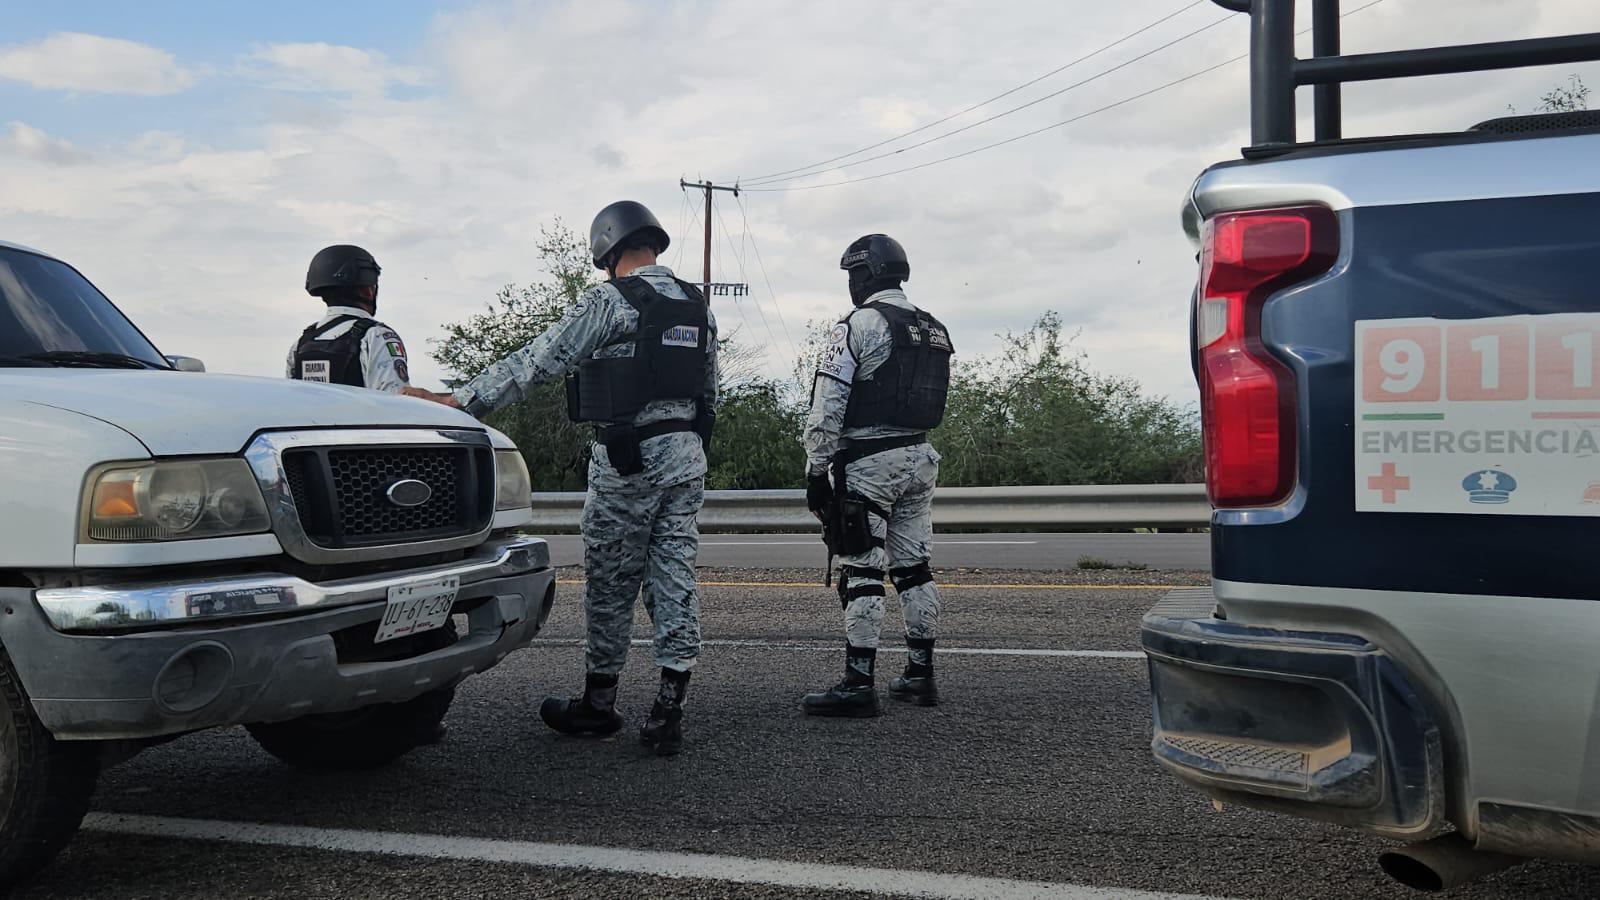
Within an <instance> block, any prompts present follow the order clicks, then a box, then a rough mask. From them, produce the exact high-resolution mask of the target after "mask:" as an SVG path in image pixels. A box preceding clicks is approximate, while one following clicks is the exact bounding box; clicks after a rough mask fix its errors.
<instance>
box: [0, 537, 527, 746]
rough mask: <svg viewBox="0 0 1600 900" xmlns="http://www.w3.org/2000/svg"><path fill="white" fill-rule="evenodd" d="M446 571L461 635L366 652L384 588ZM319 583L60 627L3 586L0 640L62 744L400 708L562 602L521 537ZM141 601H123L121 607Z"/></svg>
mask: <svg viewBox="0 0 1600 900" xmlns="http://www.w3.org/2000/svg"><path fill="white" fill-rule="evenodd" d="M456 569H460V570H461V571H460V572H457V571H454V570H456ZM451 574H456V575H460V576H461V589H460V593H459V594H458V595H457V599H456V606H455V611H456V612H457V614H461V615H465V616H466V619H467V627H466V630H465V632H464V633H462V634H460V636H459V640H457V641H456V643H454V644H453V645H451V646H449V647H446V648H444V649H440V650H434V651H432V652H421V653H420V654H419V655H415V656H409V657H405V658H399V659H386V658H384V657H383V655H382V654H378V653H373V652H362V650H363V634H364V632H363V629H365V634H364V638H365V645H364V647H365V648H366V649H367V650H370V649H371V648H372V644H371V640H370V638H371V634H370V631H371V629H372V628H373V627H375V625H376V623H377V621H378V620H379V618H380V617H381V616H382V615H383V611H384V607H385V603H386V600H385V596H386V590H387V586H388V583H389V582H391V581H398V582H400V583H403V582H405V581H407V580H410V581H417V580H425V579H431V578H435V577H440V576H444V575H451ZM308 587H316V586H308ZM213 588H214V585H211V584H207V583H196V584H194V585H188V586H184V585H163V586H162V587H161V590H162V591H164V592H176V593H177V594H185V595H192V594H199V593H208V592H209V593H214V591H213ZM135 590H136V589H135ZM317 590H320V591H325V592H327V596H329V597H332V596H337V597H339V598H340V600H339V604H338V605H334V606H332V607H331V608H324V606H323V605H322V604H312V605H310V606H308V607H306V608H303V609H301V610H299V611H289V612H283V611H280V612H279V614H278V615H275V616H267V617H262V616H244V617H233V618H221V619H217V620H201V621H190V622H188V623H187V624H183V625H178V623H176V622H172V621H167V622H165V623H164V624H165V625H166V628H164V629H162V630H145V631H138V632H132V633H122V634H105V633H97V634H83V633H63V632H62V631H59V630H57V629H56V628H54V627H52V624H51V619H50V617H49V616H47V615H46V613H45V610H44V608H42V607H41V606H40V605H39V603H38V602H36V598H35V596H34V594H35V593H36V592H34V591H30V590H26V589H14V588H0V604H3V606H4V608H5V612H6V614H5V615H0V641H3V642H4V645H5V647H6V650H7V652H9V653H10V654H11V657H12V660H13V662H14V663H15V665H16V667H17V671H18V674H19V675H20V676H21V678H22V683H23V686H24V687H25V688H26V689H27V691H28V694H29V696H30V697H31V698H32V700H33V706H34V710H35V711H36V712H37V714H38V715H39V718H40V720H41V721H42V722H43V723H44V725H45V727H46V728H48V729H49V730H50V731H51V733H52V734H54V735H55V736H56V737H57V738H60V739H63V740H97V739H139V738H150V737H158V736H161V735H168V734H176V733H181V732H185V731H193V730H196V729H200V728H208V727H212V726H217V725H235V724H248V723H252V722H267V721H278V720H284V719H291V718H297V717H299V716H303V715H308V714H311V713H326V712H343V711H347V710H351V709H356V708H359V707H363V706H370V705H372V704H376V703H395V702H402V701H405V700H409V699H411V698H413V697H416V696H418V695H420V694H423V693H425V692H427V691H430V690H434V689H436V688H441V687H448V686H452V685H454V684H457V683H458V682H460V681H461V680H462V679H464V678H466V677H467V676H469V675H472V674H474V673H477V672H482V671H484V670H486V669H488V668H490V667H492V666H494V665H495V664H496V663H498V662H499V661H500V660H502V659H504V658H505V656H506V655H507V654H508V653H510V652H511V651H513V650H516V649H518V648H520V647H523V646H525V645H526V644H527V643H528V642H529V641H531V640H532V639H533V638H534V637H535V636H536V635H537V634H538V633H539V630H540V629H541V628H542V627H543V626H544V622H545V619H546V618H547V617H548V616H549V613H550V608H551V605H552V603H553V602H554V598H555V573H554V571H553V570H552V569H551V568H550V566H549V554H548V550H547V548H546V547H545V544H544V542H543V541H541V540H537V539H533V538H522V537H512V538H505V539H494V540H491V541H489V542H487V543H485V544H484V545H482V546H481V547H479V548H478V549H477V550H475V551H474V553H473V555H472V556H471V557H470V558H469V559H467V560H464V561H463V562H462V563H460V564H457V565H456V566H442V567H433V568H428V569H421V570H417V571H414V572H407V573H392V574H390V575H385V576H382V577H381V578H377V579H374V580H373V581H372V582H371V583H365V582H340V583H337V584H330V585H325V586H322V587H320V588H317ZM144 596H145V595H140V596H139V597H136V598H124V599H125V600H128V601H129V602H128V603H127V604H126V607H127V608H131V607H132V606H133V605H134V604H135V603H137V602H142V599H143V597H144ZM302 596H304V597H310V596H312V594H311V593H303V594H302ZM105 599H106V600H107V601H108V602H115V601H116V598H115V597H114V596H111V595H108V596H107V597H106V598H105ZM174 626H177V627H174ZM147 627H148V626H147ZM379 646H382V645H379ZM390 655H395V654H390Z"/></svg>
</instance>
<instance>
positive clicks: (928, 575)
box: [889, 560, 933, 594]
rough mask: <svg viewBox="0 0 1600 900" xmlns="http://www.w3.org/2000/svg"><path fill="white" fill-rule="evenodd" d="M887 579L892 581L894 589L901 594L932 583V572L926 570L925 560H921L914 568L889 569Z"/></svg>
mask: <svg viewBox="0 0 1600 900" xmlns="http://www.w3.org/2000/svg"><path fill="white" fill-rule="evenodd" d="M889 577H890V578H893V579H894V589H895V590H897V591H899V592H901V593H902V594H903V593H905V592H906V591H909V590H911V589H912V588H914V587H921V586H922V585H925V584H927V583H929V582H930V581H933V570H932V569H930V568H928V562H927V560H923V561H922V562H919V563H917V564H916V565H914V566H904V567H902V568H899V569H890V570H889Z"/></svg>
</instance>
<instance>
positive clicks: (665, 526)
mask: <svg viewBox="0 0 1600 900" xmlns="http://www.w3.org/2000/svg"><path fill="white" fill-rule="evenodd" d="M629 274H630V275H637V276H643V277H644V278H645V279H646V280H648V281H649V283H650V284H651V286H653V287H654V288H655V289H656V291H658V292H659V293H660V294H661V295H662V296H664V297H666V298H668V299H672V300H687V299H688V298H687V296H686V295H685V294H684V292H683V290H682V288H680V287H679V286H678V283H677V281H675V280H674V279H673V275H672V271H671V270H670V269H668V268H667V267H666V266H643V267H641V268H638V269H635V270H633V271H632V272H630V273H629ZM707 315H708V316H709V315H710V313H709V311H708V312H707ZM638 324H639V313H638V311H637V310H635V309H634V308H633V306H631V305H630V304H629V303H628V302H627V301H626V300H625V299H623V296H622V292H620V291H618V290H617V289H616V288H615V287H612V286H611V285H609V284H601V285H598V286H596V287H594V288H592V289H590V290H589V291H587V292H585V293H584V294H583V295H582V296H581V297H579V298H578V301H577V303H575V304H574V305H573V306H572V308H571V309H569V310H568V311H567V313H566V315H565V316H563V317H562V319H561V321H559V322H557V323H556V324H555V325H554V326H553V327H551V328H550V330H548V331H546V332H545V333H544V334H542V335H540V336H539V337H537V338H535V339H534V340H533V342H532V343H530V344H528V345H527V346H526V347H523V348H522V349H521V350H518V351H516V352H515V353H512V354H511V355H510V356H509V357H507V358H506V359H503V360H501V361H500V362H497V363H495V364H494V365H492V366H490V367H489V368H487V369H485V370H484V371H483V373H482V374H480V375H479V376H478V377H477V378H474V379H473V380H472V381H471V382H470V383H468V384H467V385H466V386H465V387H463V388H461V389H460V390H458V391H456V394H455V397H456V400H457V401H458V402H459V403H460V404H461V405H462V408H463V409H465V410H466V411H467V412H469V413H471V414H473V415H475V416H482V415H483V414H485V413H488V412H492V411H493V410H496V409H499V408H501V407H503V406H507V405H509V404H511V403H515V402H517V401H519V400H522V399H523V398H525V397H526V396H527V395H528V392H529V391H530V390H531V389H532V388H533V387H535V386H536V385H540V384H544V383H545V382H549V381H553V380H555V379H557V378H560V377H562V376H563V375H565V374H566V373H567V372H569V371H571V370H572V369H574V368H576V367H577V366H578V364H579V363H580V362H582V361H583V360H584V359H587V358H589V357H590V356H613V355H614V356H628V355H631V354H632V353H633V344H631V343H624V344H613V343H612V342H613V341H616V340H617V339H618V338H619V337H622V336H624V335H627V334H629V333H632V332H633V331H635V330H636V329H637V327H638ZM711 327H712V329H713V331H715V328H716V321H715V319H712V320H711ZM709 346H710V347H711V353H712V360H711V365H710V366H709V371H708V375H707V380H708V384H707V390H708V392H709V393H710V395H711V396H715V391H716V378H717V376H716V357H715V354H716V341H715V339H714V338H713V339H712V340H711V341H710V344H709ZM695 414H696V409H695V404H694V401H692V400H656V401H651V402H650V403H649V404H647V405H646V406H645V408H644V409H643V410H642V411H640V413H639V414H638V415H637V416H636V417H635V418H634V421H633V424H634V425H636V426H643V425H650V424H654V423H657V422H664V421H667V420H672V419H683V420H691V421H692V420H693V419H694V418H695ZM640 453H641V455H642V457H643V459H644V470H643V471H642V472H640V473H638V474H637V475H631V476H624V475H620V474H618V473H617V470H616V469H615V468H613V467H612V465H611V462H610V460H609V459H608V458H607V455H606V449H605V447H604V446H603V445H601V444H598V443H596V444H595V445H594V446H593V455H592V457H591V459H590V461H589V492H588V497H587V498H586V499H585V500H584V505H583V520H582V528H583V541H584V568H585V570H586V573H587V576H588V583H587V586H586V588H585V594H584V611H585V613H586V615H587V618H588V653H587V662H588V671H589V672H590V673H591V674H601V675H615V674H616V673H617V672H619V671H621V669H622V665H623V663H624V662H625V661H626V660H627V657H628V645H629V638H630V636H631V633H632V630H633V608H634V602H635V601H636V600H637V599H638V598H639V592H640V588H641V586H642V587H643V590H644V604H645V610H646V611H647V612H648V613H649V614H650V619H651V621H652V622H653V623H655V661H656V664H657V665H659V666H660V667H661V668H663V669H671V670H673V671H677V672H687V671H689V670H690V669H692V668H693V667H694V664H695V661H696V659H698V658H699V656H700V595H699V591H698V589H697V587H696V585H695V556H696V554H697V553H698V552H699V548H700V531H699V525H698V522H697V517H698V516H699V513H700V504H701V501H702V499H703V498H704V494H705V475H706V455H705V449H704V447H703V446H702V445H701V443H700V438H699V436H698V435H696V434H695V433H693V432H673V433H669V434H664V435H661V436H659V437H655V438H651V439H650V440H647V441H645V442H644V444H643V445H642V447H641V448H640Z"/></svg>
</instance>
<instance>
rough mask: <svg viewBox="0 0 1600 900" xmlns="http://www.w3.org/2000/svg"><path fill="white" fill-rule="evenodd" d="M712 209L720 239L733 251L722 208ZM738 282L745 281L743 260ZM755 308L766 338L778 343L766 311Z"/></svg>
mask: <svg viewBox="0 0 1600 900" xmlns="http://www.w3.org/2000/svg"><path fill="white" fill-rule="evenodd" d="M712 209H714V210H715V211H716V213H717V224H718V225H721V226H722V239H723V240H724V241H726V242H727V244H728V249H730V250H733V238H731V237H729V236H728V223H727V221H725V220H724V219H723V218H722V207H720V206H717V205H716V204H715V203H713V204H712ZM734 258H735V259H738V251H736V250H735V251H734ZM739 280H740V281H741V282H743V281H744V280H745V275H744V261H743V260H739ZM751 299H752V300H753V299H754V298H751ZM733 302H734V305H736V306H737V305H739V301H738V299H737V298H735V299H734V301H733ZM755 307H756V314H757V315H759V316H760V317H761V327H762V328H765V329H766V330H767V337H769V338H771V339H772V343H774V344H776V343H778V335H777V333H776V332H774V331H773V330H772V326H771V325H769V324H768V323H767V313H766V311H765V310H763V309H762V308H761V304H759V303H756V304H755Z"/></svg>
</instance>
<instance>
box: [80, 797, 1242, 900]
mask: <svg viewBox="0 0 1600 900" xmlns="http://www.w3.org/2000/svg"><path fill="white" fill-rule="evenodd" d="M83 827H84V828H86V829H88V830H91V831H101V832H109V833H112V834H131V835H141V836H146V837H161V838H176V839H188V840H210V841H228V842H231V843H238V844H256V845H260V846H267V847H296V848H308V849H315V850H333V851H337V852H341V853H377V854H383V855H386V856H418V857H425V858H428V859H449V860H464V861H473V862H493V863H510V864H513V865H523V866H539V867H545V868H554V869H589V870H593V871H600V872H616V873H621V874H628V875H649V876H655V877H659V878H701V879H708V880H712V881H722V882H731V883H734V884H767V885H778V886H781V887H791V888H803V889H811V890H834V891H864V892H868V893H873V894H895V895H900V896H907V895H909V896H913V897H930V898H938V900H988V898H993V900H1026V898H1056V900H1217V898H1214V897H1202V896H1199V895H1195V894H1160V893H1154V892H1150V891H1136V890H1128V889H1125V888H1102V887H1093V886H1091V885H1081V884H1062V883H1058V882H1046V881H1021V880H1017V879H1012V878H979V877H976V876H972V875H954V874H945V873H940V872H919V871H907V870H902V869H872V868H866V867H863V866H830V865H822V864H818V863H801V862H784V861H781V860H772V859H754V858H749V857H740V856H717V855H711V854H705V853H669V852H662V851H659V850H624V849H620V848H615V847H584V846H578V845H576V844H544V843H534V842H531V841H504V840H490V839H485V838H467V837H447V836H444V835H433V834H403V833H398V832H391V831H357V830H353V829H345V828H307V827H303V826H298V825H260V824H256V823H253V822H224V821H216V820H208V819H177V818H167V817H164V816H130V815H118V814H113V813H91V814H90V815H89V816H88V817H86V818H85V819H84V820H83Z"/></svg>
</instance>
